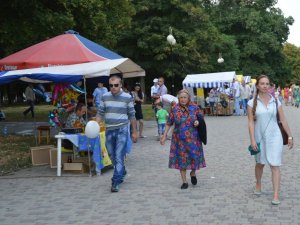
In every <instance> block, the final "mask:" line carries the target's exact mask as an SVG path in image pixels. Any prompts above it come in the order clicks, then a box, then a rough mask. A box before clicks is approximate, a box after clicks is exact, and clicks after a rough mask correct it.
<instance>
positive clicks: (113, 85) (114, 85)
mask: <svg viewBox="0 0 300 225" xmlns="http://www.w3.org/2000/svg"><path fill="white" fill-rule="evenodd" d="M119 85H120V84H109V87H110V88H112V87H119Z"/></svg>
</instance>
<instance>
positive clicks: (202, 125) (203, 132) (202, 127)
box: [198, 117, 207, 145]
mask: <svg viewBox="0 0 300 225" xmlns="http://www.w3.org/2000/svg"><path fill="white" fill-rule="evenodd" d="M198 121H199V125H198V133H199V138H200V140H201V142H202V143H203V144H204V145H206V144H207V131H206V123H205V121H204V119H203V117H202V118H198Z"/></svg>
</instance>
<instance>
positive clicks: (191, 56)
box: [0, 0, 299, 88]
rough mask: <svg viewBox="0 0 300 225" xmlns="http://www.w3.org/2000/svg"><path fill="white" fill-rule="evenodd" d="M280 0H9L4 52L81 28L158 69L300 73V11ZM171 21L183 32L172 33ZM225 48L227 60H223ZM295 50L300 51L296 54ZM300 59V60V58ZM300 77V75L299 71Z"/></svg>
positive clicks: (154, 72) (275, 75) (279, 77)
mask: <svg viewBox="0 0 300 225" xmlns="http://www.w3.org/2000/svg"><path fill="white" fill-rule="evenodd" d="M276 2H277V1H276V0H238V1H237V0H215V1H211V0H185V1H180V0H153V1H148V0H131V1H129V0H124V1H111V0H53V1H47V0H26V1H25V0H10V1H4V2H3V3H2V4H1V9H0V10H1V13H0V26H1V30H0V56H1V57H5V56H7V55H9V54H11V53H13V52H16V51H18V50H21V49H23V48H25V47H28V46H30V45H32V44H35V43H38V42H40V41H43V40H45V39H47V38H51V37H53V36H56V35H59V34H61V33H63V32H64V31H66V30H69V29H73V30H75V31H78V32H79V33H80V34H81V35H82V36H85V37H86V38H89V39H91V40H92V41H95V42H97V43H99V44H101V45H104V46H106V47H108V48H111V49H112V50H114V51H117V52H118V53H120V54H121V55H123V56H125V57H130V58H131V59H132V60H134V61H136V62H137V63H138V64H140V65H141V66H142V67H143V68H144V69H146V73H147V77H149V78H150V79H146V82H148V84H151V81H152V79H153V78H154V77H157V76H165V77H167V78H168V77H172V75H173V74H174V75H175V79H176V82H177V83H178V85H176V86H177V87H176V88H179V87H180V86H181V84H180V85H179V83H180V82H181V80H182V79H183V78H184V76H185V75H186V74H191V73H206V72H216V71H232V70H235V71H239V72H241V73H243V74H244V75H251V76H256V75H259V74H262V73H264V74H268V75H270V76H271V78H272V79H273V80H274V81H275V82H278V83H284V82H289V81H292V80H295V79H296V77H297V76H299V73H298V72H297V71H298V70H299V68H298V64H297V63H296V62H297V60H298V58H299V50H295V49H294V47H291V46H289V45H288V44H286V45H285V47H284V50H283V45H284V43H285V42H286V40H287V38H288V34H289V25H292V24H293V22H294V21H293V18H292V17H287V18H286V17H284V15H283V14H282V11H281V10H280V9H278V8H276V7H275V4H276ZM170 27H171V28H172V34H173V36H174V37H175V39H176V44H175V45H172V46H171V45H170V44H169V43H168V42H167V40H166V37H167V36H168V35H169V32H170ZM219 53H221V54H222V57H223V58H224V60H225V62H224V63H222V64H218V63H217V59H218V56H219ZM293 54H295V55H296V56H297V57H294V58H292V57H291V55H293ZM295 59H296V60H295ZM297 79H298V78H297Z"/></svg>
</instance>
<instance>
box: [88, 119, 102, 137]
mask: <svg viewBox="0 0 300 225" xmlns="http://www.w3.org/2000/svg"><path fill="white" fill-rule="evenodd" d="M99 132H100V126H99V124H98V123H97V122H96V121H89V122H88V123H87V125H86V126H85V135H86V136H87V137H88V138H95V137H97V136H98V135H99Z"/></svg>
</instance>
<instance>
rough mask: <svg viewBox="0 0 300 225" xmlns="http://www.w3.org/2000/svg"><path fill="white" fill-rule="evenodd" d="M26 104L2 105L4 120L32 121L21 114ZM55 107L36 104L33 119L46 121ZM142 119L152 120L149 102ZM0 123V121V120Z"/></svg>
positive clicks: (152, 113) (29, 115) (145, 105)
mask: <svg viewBox="0 0 300 225" xmlns="http://www.w3.org/2000/svg"><path fill="white" fill-rule="evenodd" d="M27 107H28V106H27V105H14V106H8V107H3V108H2V110H3V112H5V116H6V119H5V122H24V121H26V122H32V121H33V119H32V118H31V114H30V113H28V114H27V116H26V117H24V116H23V111H24V110H25V109H26V108H27ZM53 109H56V107H55V106H53V105H36V106H35V117H36V118H35V119H36V121H37V122H48V120H49V118H48V114H49V111H52V110H53ZM142 110H143V115H144V120H153V119H154V112H153V110H152V106H151V104H144V105H142ZM0 124H1V122H0Z"/></svg>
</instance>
